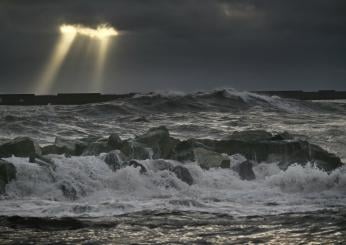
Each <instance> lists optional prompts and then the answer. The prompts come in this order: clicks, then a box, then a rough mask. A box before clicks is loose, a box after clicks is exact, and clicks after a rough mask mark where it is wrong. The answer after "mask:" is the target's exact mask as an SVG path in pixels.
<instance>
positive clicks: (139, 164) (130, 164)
mask: <svg viewBox="0 0 346 245" xmlns="http://www.w3.org/2000/svg"><path fill="white" fill-rule="evenodd" d="M127 164H128V166H131V167H134V168H140V173H141V174H144V173H146V172H147V169H146V168H145V167H144V166H143V164H141V163H139V162H137V161H135V160H131V161H129V162H128V163H127Z"/></svg>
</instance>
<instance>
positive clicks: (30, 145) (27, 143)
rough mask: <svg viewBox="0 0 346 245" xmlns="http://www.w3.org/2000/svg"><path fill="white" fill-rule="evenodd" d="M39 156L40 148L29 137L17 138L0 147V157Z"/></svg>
mask: <svg viewBox="0 0 346 245" xmlns="http://www.w3.org/2000/svg"><path fill="white" fill-rule="evenodd" d="M36 154H37V155H41V148H40V146H39V145H38V144H37V143H36V142H35V141H34V140H33V139H31V138H29V137H18V138H15V139H13V140H10V141H7V142H6V143H3V144H2V145H0V157H3V158H7V157H11V156H12V155H14V156H16V157H29V156H31V155H36Z"/></svg>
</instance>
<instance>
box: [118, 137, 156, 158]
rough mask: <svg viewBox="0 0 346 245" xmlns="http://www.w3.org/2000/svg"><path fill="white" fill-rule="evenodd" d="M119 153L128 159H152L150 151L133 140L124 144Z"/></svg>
mask: <svg viewBox="0 0 346 245" xmlns="http://www.w3.org/2000/svg"><path fill="white" fill-rule="evenodd" d="M121 151H122V152H123V153H124V154H125V155H126V156H128V158H130V159H137V160H145V159H151V158H152V150H151V149H150V148H148V147H147V146H146V145H144V144H141V143H138V142H136V141H133V140H129V141H126V142H124V144H123V146H122V148H121Z"/></svg>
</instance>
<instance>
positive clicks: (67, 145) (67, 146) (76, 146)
mask: <svg viewBox="0 0 346 245" xmlns="http://www.w3.org/2000/svg"><path fill="white" fill-rule="evenodd" d="M55 146H56V148H57V149H58V152H63V153H64V154H67V155H72V156H80V155H81V154H82V153H83V151H84V150H85V149H86V148H87V146H88V143H86V142H83V141H81V140H77V139H66V138H62V137H56V138H55Z"/></svg>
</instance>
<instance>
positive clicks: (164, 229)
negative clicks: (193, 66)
mask: <svg viewBox="0 0 346 245" xmlns="http://www.w3.org/2000/svg"><path fill="white" fill-rule="evenodd" d="M159 125H165V126H166V127H167V128H168V129H169V130H170V132H171V134H172V135H173V136H174V137H177V138H214V139H221V138H224V137H226V136H227V135H230V134H231V133H232V132H234V131H242V130H249V129H265V130H268V131H270V132H282V131H288V132H290V133H292V134H294V135H296V136H297V137H300V138H303V139H307V140H309V141H310V142H312V143H316V144H318V145H320V146H322V147H323V148H325V149H327V150H328V151H330V152H333V153H335V154H337V155H338V156H339V157H341V158H342V159H343V161H344V162H346V161H345V160H346V148H345V146H346V131H345V126H346V103H344V102H342V101H339V102H337V103H335V102H328V101H324V102H301V101H294V100H287V99H281V98H277V97H267V96H263V95H256V94H252V93H247V92H238V91H234V90H217V91H210V92H200V93H193V94H180V93H152V94H145V95H137V96H136V97H134V98H128V99H123V100H118V101H113V102H108V103H102V104H93V105H81V106H33V107H5V106H3V107H1V108H0V138H1V139H2V140H5V139H8V138H13V137H16V136H23V135H25V136H30V137H32V138H35V139H36V140H38V141H39V142H40V143H41V144H42V145H44V144H47V143H50V142H53V141H54V139H55V137H56V136H63V137H68V138H78V137H84V136H87V135H97V136H107V135H109V134H110V133H113V132H116V133H118V134H119V135H120V136H121V137H122V138H124V139H125V138H129V137H133V136H134V135H138V134H141V133H143V132H145V131H146V130H148V129H149V128H151V127H155V126H159ZM53 159H54V161H55V163H56V164H57V168H56V170H55V172H54V173H50V172H47V170H46V169H43V168H41V167H39V166H37V165H35V164H30V163H28V160H27V159H24V158H16V157H12V158H9V159H6V160H8V161H10V162H12V163H14V164H15V166H16V168H17V180H15V181H12V182H11V183H10V184H9V185H7V187H6V188H7V189H6V191H7V195H6V196H2V197H1V200H0V206H1V208H0V215H2V216H6V217H9V216H13V215H19V216H21V217H42V218H45V219H47V218H49V217H55V218H60V217H73V218H75V219H77V220H81V219H91V221H90V222H91V223H93V222H96V221H97V220H102V222H105V220H108V221H109V218H110V217H112V218H113V220H112V221H111V223H112V225H111V226H110V227H105V226H101V228H100V227H99V228H95V227H82V228H81V229H77V230H74V231H71V230H70V229H68V228H67V227H65V228H66V229H65V230H64V228H63V227H62V230H59V231H51V230H50V231H46V230H45V229H41V228H40V229H38V231H37V232H32V229H33V228H32V227H24V228H23V229H14V228H13V227H11V226H10V225H8V224H7V223H6V222H5V223H6V224H4V223H3V222H2V223H1V222H0V226H1V224H2V225H3V226H2V227H3V228H2V229H0V230H2V232H1V233H0V243H1V242H4V243H5V242H9V243H10V242H11V241H12V242H13V244H18V241H25V239H27V240H26V241H27V242H28V241H36V242H38V243H39V242H41V243H44V241H46V239H50V240H49V241H50V242H51V243H54V242H58V241H61V242H65V243H67V242H71V243H73V242H80V243H82V241H86V240H90V239H91V240H94V241H103V242H104V243H127V242H133V243H135V242H140V241H147V242H148V243H154V242H165V241H167V242H185V243H189V242H192V241H193V242H201V241H208V242H210V243H213V242H220V243H227V242H229V243H231V242H234V243H242V242H245V241H246V239H248V241H252V242H256V241H257V242H259V243H261V242H262V243H269V242H272V243H277V242H284V243H285V242H287V243H295V242H298V241H301V242H309V241H315V242H317V243H324V242H337V241H343V240H344V239H345V233H344V232H343V229H344V228H345V224H344V223H343V222H341V221H342V219H343V218H345V215H344V213H345V211H344V210H345V206H346V168H345V167H342V168H339V169H337V170H335V171H334V172H332V173H330V174H328V173H326V172H323V171H321V170H319V169H316V168H314V167H312V166H310V165H307V166H305V167H302V166H299V165H294V166H291V167H290V168H288V169H287V170H286V171H281V170H280V169H279V168H278V167H277V165H276V163H260V164H258V165H257V166H255V167H254V171H255V174H256V180H254V181H243V180H240V179H239V176H238V175H237V174H236V173H235V172H233V171H232V170H230V169H211V170H208V171H206V170H202V169H201V168H200V167H199V166H197V165H196V164H194V163H190V164H187V165H186V166H187V167H188V169H189V170H190V172H191V174H192V176H193V178H194V180H195V183H194V185H192V186H189V185H187V184H185V183H184V182H182V181H181V180H179V179H178V178H176V176H175V175H173V174H172V173H170V172H169V171H160V170H158V169H156V168H155V166H154V164H153V161H152V160H144V161H142V163H143V164H144V165H145V166H146V167H147V168H148V169H149V171H148V174H146V175H142V174H140V173H139V170H138V169H135V168H131V167H127V168H124V169H121V170H118V171H117V172H112V171H110V170H109V168H108V166H107V165H106V164H105V163H104V162H103V160H102V159H103V156H102V155H101V156H90V157H72V158H65V157H63V156H54V158H53ZM172 164H181V163H178V162H173V161H172ZM60 184H68V185H71V186H73V188H74V189H75V190H77V193H76V195H77V199H76V200H69V199H67V198H66V197H64V195H63V193H62V192H61V190H60V188H59V185H60ZM321 210H324V211H323V212H322V211H321ZM293 213H294V214H293ZM250 216H251V217H250ZM333 217H334V219H333ZM114 219H115V220H114ZM117 219H119V220H120V221H119V220H117ZM156 219H157V220H156ZM235 220H236V221H235ZM139 221H141V222H139ZM151 221H152V222H153V223H154V224H155V225H153V224H151V223H150V222H151ZM192 221H193V222H192ZM286 221H287V222H286ZM167 222H169V224H167ZM191 222H192V223H191ZM285 222H286V223H285ZM115 224H116V225H115ZM35 229H37V227H36V228H35ZM150 229H152V230H150ZM8 234H11V236H9V239H5V237H6V236H8ZM67 234H68V235H69V236H70V237H69V238H66V236H67ZM124 239H125V240H124ZM126 239H129V240H126ZM141 239H142V240H141ZM285 239H286V240H285ZM304 239H305V240H304ZM323 239H324V240H323ZM101 243H102V242H101ZM95 244H97V243H95Z"/></svg>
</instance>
